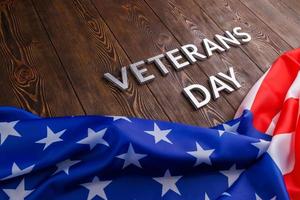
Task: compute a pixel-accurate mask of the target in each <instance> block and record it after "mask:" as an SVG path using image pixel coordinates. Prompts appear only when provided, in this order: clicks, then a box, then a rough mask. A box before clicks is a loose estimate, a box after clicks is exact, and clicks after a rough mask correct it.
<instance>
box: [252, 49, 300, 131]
mask: <svg viewBox="0 0 300 200" xmlns="http://www.w3.org/2000/svg"><path fill="white" fill-rule="evenodd" d="M292 56H293V57H294V58H293V57H292ZM295 57H296V58H297V59H299V60H300V49H298V50H295V51H291V52H288V53H285V54H284V55H282V56H281V57H280V58H279V59H278V60H277V61H276V62H275V63H274V64H273V65H272V67H271V69H270V71H269V72H268V74H267V76H266V77H265V79H264V81H263V82H262V84H261V86H260V88H259V90H258V92H257V94H256V98H255V100H254V102H253V105H252V107H251V111H252V112H253V115H254V120H253V123H254V126H255V127H256V128H257V129H258V130H260V131H262V132H266V130H267V129H268V127H269V125H270V123H271V121H272V119H273V118H274V116H275V115H276V114H277V113H279V112H280V110H281V109H282V106H283V103H284V100H285V97H286V94H287V92H288V90H289V88H290V87H291V84H292V83H293V81H294V80H295V78H296V76H297V74H298V72H299V70H300V63H299V62H297V59H295Z"/></svg>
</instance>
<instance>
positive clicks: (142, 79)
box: [129, 61, 155, 84]
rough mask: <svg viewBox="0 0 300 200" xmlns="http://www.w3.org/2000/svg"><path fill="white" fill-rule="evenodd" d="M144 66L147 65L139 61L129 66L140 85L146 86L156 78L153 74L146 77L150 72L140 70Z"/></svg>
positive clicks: (144, 69)
mask: <svg viewBox="0 0 300 200" xmlns="http://www.w3.org/2000/svg"><path fill="white" fill-rule="evenodd" d="M144 64H145V62H144V61H139V62H136V63H134V64H131V65H129V66H130V70H131V72H132V73H133V75H134V76H135V78H136V79H137V80H138V82H139V83H140V84H145V83H147V82H149V81H151V80H153V79H154V78H155V76H154V75H153V74H151V75H148V76H144V75H145V73H146V72H147V71H148V70H147V68H142V69H140V67H141V66H142V65H144Z"/></svg>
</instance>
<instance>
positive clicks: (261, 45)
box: [195, 0, 291, 71]
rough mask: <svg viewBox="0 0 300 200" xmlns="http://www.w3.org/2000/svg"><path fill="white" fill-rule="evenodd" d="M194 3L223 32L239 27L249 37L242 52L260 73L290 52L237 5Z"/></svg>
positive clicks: (228, 0) (218, 0)
mask: <svg viewBox="0 0 300 200" xmlns="http://www.w3.org/2000/svg"><path fill="white" fill-rule="evenodd" d="M195 1H196V3H197V4H198V5H199V6H200V7H201V8H202V10H203V11H204V12H205V13H207V14H208V15H209V16H210V17H211V18H212V20H213V21H214V22H215V23H216V24H217V25H218V26H219V27H220V28H222V29H223V30H230V29H232V27H237V26H238V27H241V28H242V29H243V30H244V31H245V32H247V33H249V34H250V35H251V37H252V40H251V42H250V43H249V44H247V45H243V46H241V48H242V50H243V51H244V52H245V53H246V54H247V55H248V56H249V57H250V58H251V59H252V60H253V61H254V62H255V63H256V64H257V65H258V66H259V67H260V68H261V69H262V70H263V71H266V70H267V69H268V68H269V67H270V65H271V64H272V63H273V62H274V60H275V59H276V58H277V57H278V55H280V54H282V53H283V52H285V51H287V50H290V49H291V47H290V46H289V45H288V44H287V43H286V42H285V41H284V40H283V39H282V38H280V37H279V36H278V35H277V34H276V33H274V32H273V31H272V30H271V29H270V28H269V27H268V26H267V25H266V24H265V23H264V22H263V21H261V20H260V19H259V18H257V17H256V16H255V15H254V14H253V13H252V12H251V11H250V10H249V9H248V8H247V7H246V6H245V5H243V4H242V3H241V2H239V1H236V0H210V1H202V0H195Z"/></svg>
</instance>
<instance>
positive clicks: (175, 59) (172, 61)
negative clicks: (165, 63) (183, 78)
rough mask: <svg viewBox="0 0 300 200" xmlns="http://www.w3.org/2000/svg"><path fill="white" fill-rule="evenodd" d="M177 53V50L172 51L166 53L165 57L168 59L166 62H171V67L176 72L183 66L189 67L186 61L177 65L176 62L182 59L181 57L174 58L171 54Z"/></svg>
mask: <svg viewBox="0 0 300 200" xmlns="http://www.w3.org/2000/svg"><path fill="white" fill-rule="evenodd" d="M177 52H179V50H178V49H173V50H171V51H168V52H167V53H166V56H167V58H168V60H169V61H170V62H171V64H172V65H173V67H174V68H175V69H176V70H177V71H178V70H181V69H183V68H184V67H185V66H187V65H189V64H190V63H189V62H188V61H186V62H184V63H179V62H178V60H180V59H182V58H183V57H182V56H181V55H178V56H176V57H175V56H174V55H173V54H175V53H177Z"/></svg>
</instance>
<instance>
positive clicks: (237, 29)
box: [233, 27, 252, 44]
mask: <svg viewBox="0 0 300 200" xmlns="http://www.w3.org/2000/svg"><path fill="white" fill-rule="evenodd" d="M241 30H242V28H241V27H235V28H234V29H233V35H234V37H235V38H237V39H241V43H242V44H245V43H248V42H250V41H251V39H252V38H251V35H249V34H248V33H245V32H240V31H241Z"/></svg>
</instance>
